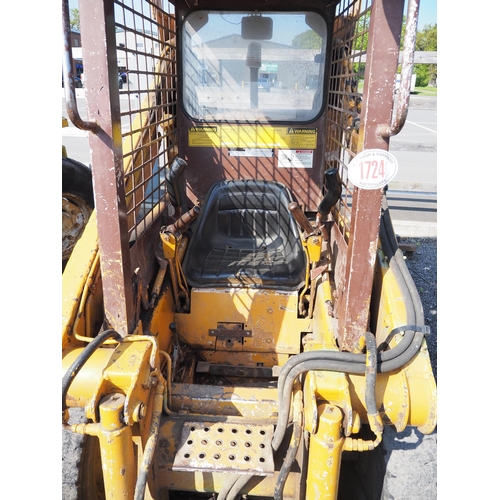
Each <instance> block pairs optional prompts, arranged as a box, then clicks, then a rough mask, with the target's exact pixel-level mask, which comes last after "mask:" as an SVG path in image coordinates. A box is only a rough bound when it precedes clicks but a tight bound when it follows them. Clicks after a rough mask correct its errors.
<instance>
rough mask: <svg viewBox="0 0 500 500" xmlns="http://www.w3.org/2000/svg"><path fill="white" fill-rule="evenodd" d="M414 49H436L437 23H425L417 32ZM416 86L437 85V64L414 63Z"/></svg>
mask: <svg viewBox="0 0 500 500" xmlns="http://www.w3.org/2000/svg"><path fill="white" fill-rule="evenodd" d="M415 50H422V51H437V24H432V25H431V24H426V25H425V26H424V28H423V29H422V30H420V31H418V32H417V42H416V45H415ZM414 71H415V73H416V75H417V81H416V86H417V87H426V86H427V85H431V86H433V87H435V86H436V85H437V64H415V69H414Z"/></svg>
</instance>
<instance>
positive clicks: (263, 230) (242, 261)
mask: <svg viewBox="0 0 500 500" xmlns="http://www.w3.org/2000/svg"><path fill="white" fill-rule="evenodd" d="M291 201H292V198H291V195H290V192H289V191H288V189H287V188H286V187H285V186H284V185H282V184H280V183H277V182H274V181H264V180H231V181H222V182H218V183H216V184H215V185H214V186H212V188H211V190H210V192H209V194H208V196H207V198H206V200H205V202H204V204H203V206H202V211H201V213H200V215H199V216H198V218H197V220H196V222H195V225H194V227H193V235H192V237H191V239H190V242H189V245H188V249H187V252H186V256H185V259H184V263H183V270H184V274H185V276H186V279H187V282H188V283H189V284H190V285H191V286H196V287H207V286H249V287H258V288H278V289H296V288H298V287H300V286H301V284H302V283H303V281H304V276H305V263H306V259H305V254H304V250H303V248H302V244H301V242H300V236H299V232H298V228H297V225H296V223H295V220H294V219H293V217H292V215H291V213H290V211H289V210H288V204H289V203H290V202H291Z"/></svg>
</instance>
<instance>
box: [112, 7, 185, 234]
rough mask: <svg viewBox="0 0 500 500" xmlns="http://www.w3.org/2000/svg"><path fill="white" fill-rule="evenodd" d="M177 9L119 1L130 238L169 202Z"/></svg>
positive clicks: (174, 147) (173, 149)
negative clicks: (167, 178) (167, 173)
mask: <svg viewBox="0 0 500 500" xmlns="http://www.w3.org/2000/svg"><path fill="white" fill-rule="evenodd" d="M164 9H166V10H164ZM173 12H174V8H173V6H172V5H171V4H170V3H167V2H162V0H124V1H116V2H115V23H116V43H117V66H118V73H119V74H121V75H122V76H121V78H122V82H121V83H120V86H121V89H120V115H121V128H122V137H123V168H124V173H125V174H124V175H125V177H124V179H125V191H126V199H127V216H128V230H129V236H130V240H136V239H137V238H138V236H139V235H140V234H141V233H142V232H143V231H144V230H145V229H146V228H147V227H148V226H149V225H150V224H151V222H152V221H153V220H154V219H155V218H156V217H158V215H159V213H160V212H161V210H162V209H163V208H164V207H165V202H166V198H165V196H166V185H165V182H166V177H165V174H166V171H167V168H168V167H169V165H170V163H171V161H172V160H173V159H174V158H175V156H176V155H177V130H176V113H177V92H176V88H177V81H176V79H177V76H176V75H177V69H176V68H177V61H176V46H175V21H174V15H173ZM117 78H118V75H117Z"/></svg>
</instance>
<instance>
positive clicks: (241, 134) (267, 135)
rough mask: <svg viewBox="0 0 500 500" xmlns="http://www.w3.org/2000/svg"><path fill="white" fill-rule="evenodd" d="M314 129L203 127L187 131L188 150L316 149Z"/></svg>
mask: <svg viewBox="0 0 500 500" xmlns="http://www.w3.org/2000/svg"><path fill="white" fill-rule="evenodd" d="M317 141H318V129H316V128H313V127H273V126H272V125H203V126H199V127H191V128H189V130H188V145H189V147H192V148H200V147H201V148H206V147H218V148H220V147H225V148H284V149H316V147H317Z"/></svg>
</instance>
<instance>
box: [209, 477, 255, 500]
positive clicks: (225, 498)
mask: <svg viewBox="0 0 500 500" xmlns="http://www.w3.org/2000/svg"><path fill="white" fill-rule="evenodd" d="M252 477H253V476H252V474H237V475H236V474H235V475H232V476H229V477H228V478H227V480H226V482H225V483H224V484H223V486H222V489H221V490H220V492H219V493H218V494H217V500H234V499H235V498H236V497H237V496H238V493H239V492H240V491H241V488H243V486H245V484H247V483H248V481H250V479H252Z"/></svg>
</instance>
